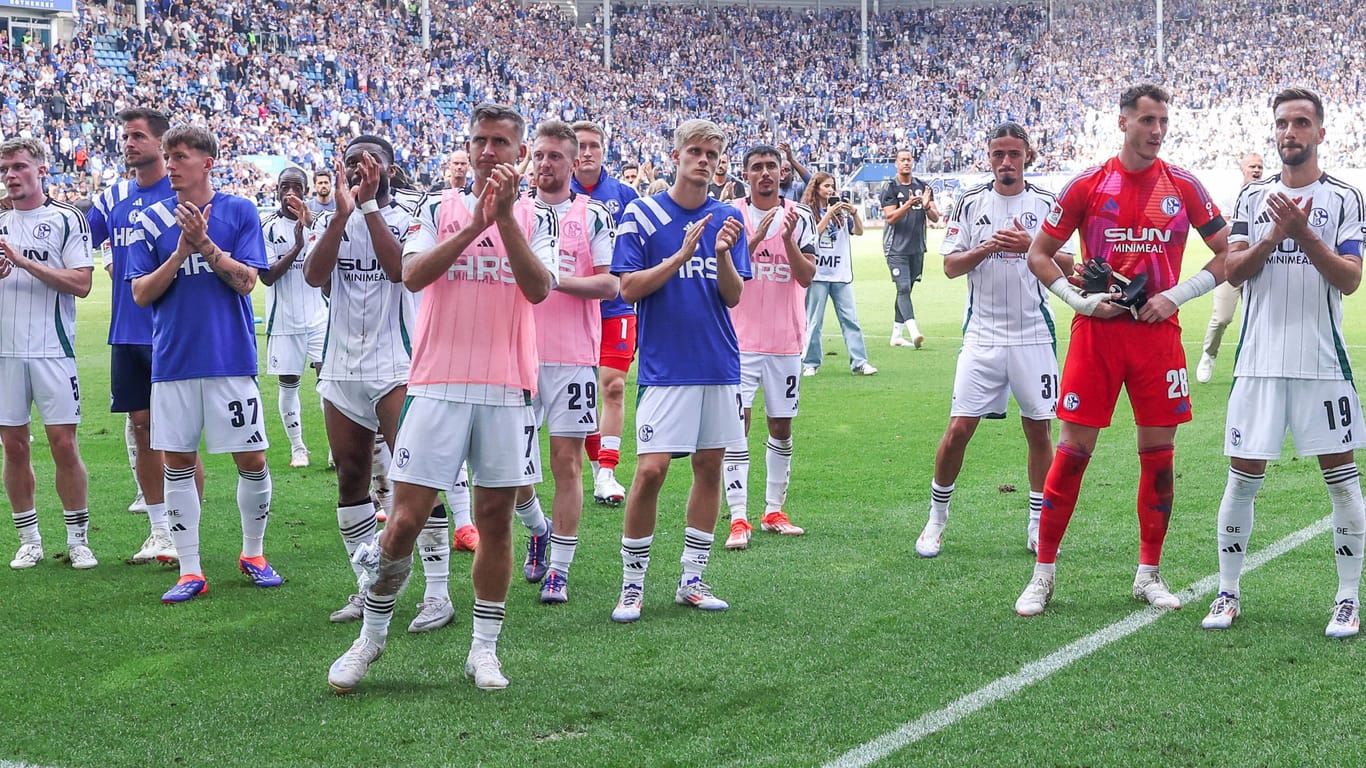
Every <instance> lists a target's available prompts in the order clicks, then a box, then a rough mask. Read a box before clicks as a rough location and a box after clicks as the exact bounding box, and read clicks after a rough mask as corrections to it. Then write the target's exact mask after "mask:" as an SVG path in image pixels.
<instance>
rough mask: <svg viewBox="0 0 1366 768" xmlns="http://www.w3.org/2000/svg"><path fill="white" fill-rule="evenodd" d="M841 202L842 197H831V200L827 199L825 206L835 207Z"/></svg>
mask: <svg viewBox="0 0 1366 768" xmlns="http://www.w3.org/2000/svg"><path fill="white" fill-rule="evenodd" d="M839 204H840V199H839V198H838V197H832V198H830V199H829V200H826V201H825V207H827V208H834V207H835V206H837V205H839Z"/></svg>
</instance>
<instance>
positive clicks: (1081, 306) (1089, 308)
mask: <svg viewBox="0 0 1366 768" xmlns="http://www.w3.org/2000/svg"><path fill="white" fill-rule="evenodd" d="M1048 290H1050V291H1052V292H1053V295H1054V296H1057V297H1058V298H1060V299H1062V300H1063V301H1065V302H1067V306H1069V307H1071V308H1072V309H1073V310H1075V311H1076V312H1077V314H1081V315H1086V316H1088V317H1089V316H1091V315H1093V314H1095V311H1096V307H1098V306H1100V303H1101V302H1102V301H1105V299H1106V298H1108V297H1107V295H1106V294H1104V293H1092V294H1089V295H1086V296H1083V295H1081V293H1079V292H1078V291H1077V290H1076V289H1075V288H1073V287H1072V284H1071V283H1069V282H1067V278H1065V277H1063V276H1061V275H1059V276H1058V279H1057V280H1054V281H1053V282H1051V283H1049V284H1048Z"/></svg>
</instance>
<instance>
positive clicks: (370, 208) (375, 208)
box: [359, 199, 379, 216]
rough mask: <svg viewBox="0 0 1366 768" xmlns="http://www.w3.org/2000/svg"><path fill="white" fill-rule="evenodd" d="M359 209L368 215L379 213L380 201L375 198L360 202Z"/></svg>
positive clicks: (362, 213)
mask: <svg viewBox="0 0 1366 768" xmlns="http://www.w3.org/2000/svg"><path fill="white" fill-rule="evenodd" d="M359 210H360V212H361V215H364V216H368V215H370V214H372V213H379V203H377V202H375V201H374V200H373V199H371V200H366V201H365V202H363V203H361V204H360V207H359Z"/></svg>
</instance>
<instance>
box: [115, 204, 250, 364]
mask: <svg viewBox="0 0 1366 768" xmlns="http://www.w3.org/2000/svg"><path fill="white" fill-rule="evenodd" d="M211 204H212V205H213V210H212V211H211V212H210V214H209V239H210V240H213V242H214V244H215V245H217V246H218V248H219V250H221V251H223V252H224V253H225V254H227V255H228V256H230V257H232V258H233V259H235V260H237V261H239V262H241V263H243V264H246V265H247V266H250V267H255V268H256V269H258V270H261V269H265V268H266V241H265V238H264V237H263V236H262V234H261V220H260V216H259V215H258V214H257V212H256V206H255V205H253V204H252V203H251V201H249V200H247V199H245V198H241V197H237V196H236V195H229V194H225V193H222V192H218V193H215V194H214V196H213V200H212V203H211ZM175 206H176V198H174V197H170V198H166V199H164V200H161V201H159V202H157V203H154V204H153V205H151V206H149V207H147V208H145V209H144V210H143V212H142V215H141V216H140V217H139V218H138V235H137V236H136V237H135V238H134V240H133V242H132V244H131V246H130V248H129V258H128V268H127V270H126V271H125V274H124V278H125V279H126V280H129V281H131V280H133V279H134V278H137V277H141V276H143V275H148V274H151V273H152V272H154V271H156V268H157V267H159V266H160V265H162V264H164V263H165V262H166V261H167V259H169V258H170V257H171V254H173V253H175V249H176V244H177V243H178V242H179V240H180V226H179V225H177V224H176V222H175V214H174V211H175ZM255 375H256V327H255V316H254V314H253V313H252V308H251V298H250V297H248V296H242V295H240V294H238V293H237V292H236V291H234V290H233V289H232V288H229V287H228V286H227V284H226V283H224V282H223V281H222V280H220V279H219V277H218V275H216V274H214V271H213V269H212V268H211V267H210V266H209V263H208V262H207V261H206V260H205V259H204V257H203V256H201V255H200V254H199V253H193V254H191V255H190V257H189V258H188V259H186V260H185V262H184V263H183V264H181V266H180V271H179V273H178V274H177V275H176V277H175V280H173V281H172V282H171V287H170V288H168V289H167V290H166V293H164V294H162V296H161V298H159V299H157V300H156V301H155V302H153V303H152V381H154V382H157V381H177V380H180V379H201V378H209V377H217V376H255Z"/></svg>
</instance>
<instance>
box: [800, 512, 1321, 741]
mask: <svg viewBox="0 0 1366 768" xmlns="http://www.w3.org/2000/svg"><path fill="white" fill-rule="evenodd" d="M1329 521H1330V518H1329V517H1325V518H1323V519H1322V520H1319V521H1318V522H1316V523H1314V524H1312V525H1310V526H1308V527H1305V528H1301V529H1300V530H1298V531H1296V532H1294V533H1292V534H1290V535H1289V536H1286V537H1285V538H1283V539H1281V540H1280V541H1278V542H1276V543H1275V544H1272V545H1271V546H1269V547H1267V548H1266V549H1263V550H1260V551H1258V552H1255V553H1253V554H1252V555H1250V556H1248V558H1247V561H1246V563H1245V565H1244V567H1243V573H1250V572H1252V571H1255V570H1256V569H1258V568H1260V567H1262V566H1263V565H1265V564H1266V563H1269V562H1271V561H1272V560H1275V559H1276V558H1278V557H1280V556H1281V555H1284V554H1285V553H1287V552H1289V551H1290V550H1292V549H1294V548H1296V547H1298V546H1300V545H1301V544H1304V543H1305V542H1307V541H1309V540H1310V539H1312V538H1314V537H1315V536H1318V535H1319V534H1321V533H1324V532H1326V531H1328V530H1329V527H1330V526H1329ZM1218 586H1219V574H1217V573H1216V574H1213V575H1210V576H1206V577H1205V578H1203V579H1201V580H1199V581H1197V582H1195V583H1194V584H1192V585H1190V586H1189V587H1187V588H1186V589H1184V590H1182V591H1181V592H1180V593H1179V594H1178V595H1177V596H1178V597H1179V598H1180V599H1181V603H1182V604H1183V605H1185V604H1188V603H1191V602H1194V601H1197V600H1199V599H1200V598H1202V597H1204V596H1205V595H1208V594H1209V593H1210V592H1213V591H1214V589H1215V588H1216V587H1218ZM1167 613H1169V611H1164V610H1162V609H1160V608H1152V607H1149V608H1144V609H1142V610H1138V611H1135V612H1133V613H1131V614H1129V615H1128V616H1126V617H1125V618H1123V619H1120V620H1119V621H1117V622H1115V623H1114V624H1111V625H1110V626H1108V627H1105V628H1104V629H1101V630H1099V631H1097V632H1094V633H1092V634H1090V635H1087V636H1086V637H1083V638H1082V639H1080V640H1077V641H1076V642H1074V643H1071V644H1069V645H1066V646H1064V647H1062V648H1060V649H1058V650H1056V651H1054V652H1053V653H1050V654H1048V655H1047V656H1045V657H1043V658H1042V659H1039V660H1038V661H1033V662H1030V663H1028V664H1025V665H1024V666H1023V667H1020V671H1019V672H1016V673H1015V674H1013V675H1006V676H1005V677H1002V678H999V679H997V680H996V681H995V682H992V683H990V684H989V685H987V686H986V687H984V688H979V689H978V690H976V691H973V692H972V693H969V694H968V695H966V696H964V697H962V698H960V699H958V700H956V701H954V702H952V703H950V704H949V705H948V706H947V707H944V708H943V709H941V710H939V711H937V712H930V713H928V714H926V715H924V716H922V717H921V718H920V719H918V720H912V721H910V722H908V723H905V724H903V725H902V726H901V727H900V728H897V729H896V730H894V731H890V732H888V733H885V734H883V735H881V736H879V737H877V738H876V739H873V740H872V741H870V742H868V743H867V744H864V745H863V746H860V747H855V748H854V749H851V750H849V751H848V752H845V753H844V754H843V755H841V756H839V757H838V758H836V759H835V760H832V761H830V762H828V763H826V764H825V766H824V768H856V767H857V768H862V766H867V765H872V764H873V763H876V762H877V761H879V760H881V759H882V758H884V757H887V756H888V755H890V754H892V753H893V752H896V751H897V750H899V749H902V748H903V747H907V746H909V745H911V744H914V743H915V742H917V741H920V740H921V739H923V738H925V737H926V736H929V735H931V734H934V733H938V732H939V731H942V730H944V729H945V728H948V727H949V726H951V725H953V724H954V723H957V722H958V721H959V720H962V719H963V718H965V717H967V716H968V715H971V714H972V713H974V712H976V711H978V710H980V709H984V708H986V707H988V706H991V705H992V704H995V703H996V702H998V701H1001V700H1002V699H1005V698H1006V697H1008V696H1011V695H1014V694H1015V693H1018V692H1019V691H1021V690H1023V689H1024V688H1027V687H1028V686H1031V685H1033V684H1034V683H1037V682H1039V681H1041V680H1044V679H1046V678H1047V677H1049V676H1050V675H1052V674H1053V673H1054V672H1058V671H1060V670H1062V669H1064V668H1066V667H1067V666H1069V665H1071V664H1072V663H1073V662H1076V661H1079V660H1081V659H1084V658H1086V657H1087V656H1090V655H1091V654H1092V653H1095V652H1096V651H1098V650H1100V649H1102V648H1104V647H1105V646H1107V645H1109V644H1111V643H1113V642H1115V641H1116V640H1122V639H1124V638H1126V637H1128V636H1129V635H1132V634H1133V633H1135V632H1137V631H1138V630H1140V629H1142V628H1144V627H1146V626H1148V625H1149V624H1151V623H1153V622H1154V621H1157V620H1158V619H1160V618H1162V617H1163V616H1165V615H1167ZM1021 621H1023V619H1021Z"/></svg>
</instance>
